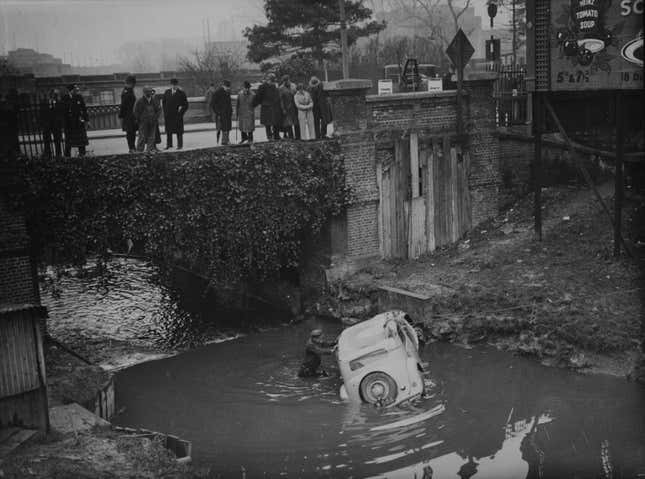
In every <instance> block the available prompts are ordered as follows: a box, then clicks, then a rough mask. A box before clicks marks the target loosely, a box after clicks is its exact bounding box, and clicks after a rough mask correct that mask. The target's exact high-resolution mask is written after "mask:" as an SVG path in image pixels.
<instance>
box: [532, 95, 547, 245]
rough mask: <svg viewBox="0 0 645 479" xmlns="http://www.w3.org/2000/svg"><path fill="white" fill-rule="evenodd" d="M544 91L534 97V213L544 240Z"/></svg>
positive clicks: (537, 233) (537, 229) (536, 231)
mask: <svg viewBox="0 0 645 479" xmlns="http://www.w3.org/2000/svg"><path fill="white" fill-rule="evenodd" d="M542 95H544V93H542V92H537V91H536V92H535V93H534V95H533V97H534V98H533V99H534V104H533V108H534V112H535V118H534V136H535V138H534V140H535V150H534V158H533V214H534V216H535V224H534V228H535V235H536V236H537V238H538V240H539V241H542V130H543V128H544V125H543V122H544V115H543V104H542V100H543V98H542Z"/></svg>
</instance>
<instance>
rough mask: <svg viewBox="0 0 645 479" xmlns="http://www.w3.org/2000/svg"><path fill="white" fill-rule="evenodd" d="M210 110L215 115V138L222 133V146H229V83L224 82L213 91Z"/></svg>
mask: <svg viewBox="0 0 645 479" xmlns="http://www.w3.org/2000/svg"><path fill="white" fill-rule="evenodd" d="M211 109H212V110H213V114H214V115H215V128H216V129H217V136H218V137H219V136H220V132H222V145H228V144H229V133H230V131H231V128H232V123H233V122H232V121H231V118H232V116H233V103H232V102H231V82H230V81H228V80H224V81H223V82H222V85H221V86H220V87H219V88H218V89H217V90H215V93H213V98H212V100H211Z"/></svg>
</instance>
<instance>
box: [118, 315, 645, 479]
mask: <svg viewBox="0 0 645 479" xmlns="http://www.w3.org/2000/svg"><path fill="white" fill-rule="evenodd" d="M312 326H314V324H313V323H310V324H304V325H299V326H297V327H288V328H282V329H279V330H273V331H267V332H263V333H258V334H253V335H249V336H247V337H244V338H241V339H238V340H235V341H231V342H228V343H223V344H218V345H212V346H207V347H204V348H200V349H198V350H195V351H191V352H188V353H185V354H182V355H180V356H177V357H174V358H170V359H165V360H161V361H154V362H150V363H146V364H142V365H139V366H136V367H133V368H130V369H128V370H125V371H123V372H121V373H120V374H119V375H118V377H117V384H118V387H117V395H118V397H117V401H118V402H119V404H120V405H121V406H123V407H125V411H124V412H123V413H122V414H121V415H120V416H119V418H118V422H119V423H121V424H127V425H135V426H140V427H147V428H151V429H155V430H159V431H168V432H173V433H175V434H178V435H180V436H182V437H184V438H187V439H190V440H192V441H193V455H194V458H195V460H196V461H197V462H198V463H207V464H209V465H210V466H211V468H212V470H213V471H214V472H216V473H220V474H221V475H222V477H242V476H241V471H242V470H244V471H246V474H247V477H249V478H251V477H387V478H399V477H400V478H422V477H434V478H437V477H438V478H457V479H459V478H462V479H463V478H466V477H476V478H497V479H501V478H525V477H526V478H563V477H571V478H574V477H577V478H588V477H590V478H595V477H606V478H610V477H611V478H628V477H629V478H633V477H637V474H638V473H645V444H644V443H645V389H644V388H642V387H640V386H636V385H634V384H630V383H627V382H625V381H623V380H618V379H614V378H608V377H599V376H594V377H585V376H580V375H575V374H571V373H568V372H565V371H560V370H555V369H548V368H545V367H543V366H540V365H537V364H535V363H533V362H531V361H528V360H524V359H521V358H516V357H513V356H511V355H509V354H505V353H501V352H497V351H494V350H491V349H473V350H466V349H463V348H458V347H455V346H450V345H442V344H435V345H431V346H429V347H427V348H426V349H425V350H424V352H423V358H424V359H425V360H429V361H430V362H431V368H432V372H431V377H432V380H433V381H434V382H435V383H436V385H435V387H434V388H433V390H432V395H431V397H429V398H426V399H422V400H418V401H416V402H415V403H413V404H409V405H407V406H405V407H398V408H394V409H386V410H378V409H375V408H373V407H369V406H363V405H354V404H347V403H343V402H342V401H340V400H339V397H338V388H339V386H340V380H339V379H338V377H337V376H336V375H335V374H332V375H331V377H329V378H325V379H322V380H315V381H314V380H307V379H300V378H298V377H297V376H296V371H297V367H298V364H299V361H300V359H301V355H302V345H303V344H304V342H305V339H306V336H307V332H308V331H309V329H310V328H311V327H312ZM323 327H324V328H325V330H326V332H328V333H334V330H335V329H337V327H336V326H334V325H331V324H323ZM331 362H332V361H328V364H331ZM332 366H333V365H332ZM430 471H432V472H433V474H434V475H432V476H431V475H430ZM424 474H425V475H424Z"/></svg>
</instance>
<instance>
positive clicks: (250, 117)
mask: <svg viewBox="0 0 645 479" xmlns="http://www.w3.org/2000/svg"><path fill="white" fill-rule="evenodd" d="M253 98H255V94H254V93H253V92H252V91H251V84H250V83H249V82H248V81H245V82H244V88H242V90H240V92H239V93H238V94H237V108H236V111H237V126H238V128H239V129H240V131H241V132H242V143H245V142H246V143H253V131H254V130H255V109H254V108H253Z"/></svg>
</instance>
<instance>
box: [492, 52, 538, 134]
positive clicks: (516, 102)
mask: <svg viewBox="0 0 645 479" xmlns="http://www.w3.org/2000/svg"><path fill="white" fill-rule="evenodd" d="M494 71H496V72H497V81H496V82H495V98H496V99H497V105H496V112H497V115H496V116H497V126H513V125H524V124H526V123H527V121H529V120H530V118H529V112H528V102H529V94H528V92H527V90H526V66H525V65H499V64H496V65H495V70H494Z"/></svg>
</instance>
